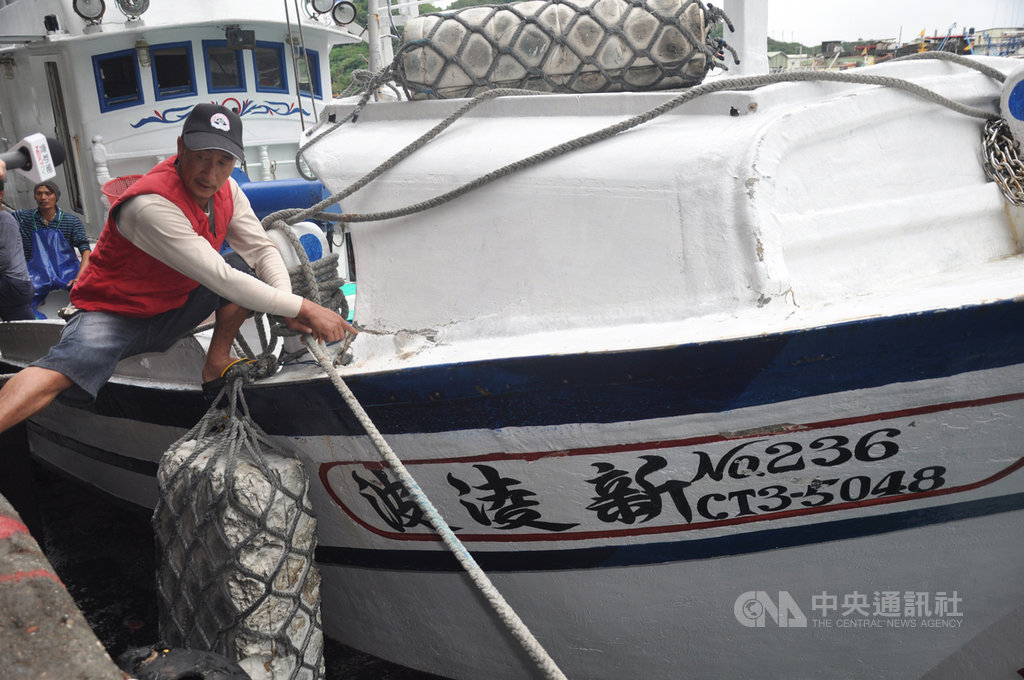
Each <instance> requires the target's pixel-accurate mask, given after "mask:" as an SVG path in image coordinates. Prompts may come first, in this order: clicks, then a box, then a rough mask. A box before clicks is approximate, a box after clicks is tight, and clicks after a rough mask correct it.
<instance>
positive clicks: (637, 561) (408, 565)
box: [316, 493, 1024, 572]
mask: <svg viewBox="0 0 1024 680" xmlns="http://www.w3.org/2000/svg"><path fill="white" fill-rule="evenodd" d="M1019 510H1024V493H1017V494H1009V495H1005V496H998V497H995V498H985V499H981V500H974V501H965V502H961V503H951V504H949V505H942V506H938V507H931V508H921V509H917V510H907V511H904V512H895V513H889V514H885V515H878V516H873V517H853V518H850V519H843V520H838V521H834V522H818V523H813V524H809V525H804V526H799V527H787V528H782V529H766V530H763V531H751V532H740V533H736V534H730V535H728V536H720V537H716V538H703V539H696V540H680V541H666V542H663V543H644V544H641V545H626V546H617V547H616V546H609V547H599V548H575V549H564V550H515V551H499V552H495V551H492V552H488V551H474V552H473V557H474V558H475V559H476V561H477V563H478V564H479V565H480V566H481V568H483V569H484V570H485V571H488V572H501V571H506V572H509V571H552V570H566V569H599V568H606V567H625V566H637V565H644V564H661V563H666V562H684V561H688V560H705V559H712V558H715V557H726V556H730V555H745V554H748V553H756V552H761V551H765V550H779V549H785V548H793V547H798V546H804V545H811V544H815V543H826V542H829V541H839V540H845V539H851V538H860V537H863V536H874V535H879V534H886V533H890V532H893V531H901V530H904V529H915V528H919V527H926V526H930V525H936V524H945V523H947V522H954V521H957V520H963V519H972V518H977V517H984V516H987V515H995V514H999V513H1004V512H1014V511H1019ZM316 559H317V561H318V562H319V563H320V564H322V565H324V566H329V565H343V566H354V567H362V568H369V569H386V570H389V571H393V570H398V571H428V572H431V571H436V572H446V571H461V570H462V567H461V566H460V565H459V564H458V562H457V561H456V560H455V557H454V556H453V555H452V554H451V553H449V552H447V551H445V550H444V549H443V546H440V545H439V546H438V549H437V550H435V551H429V552H428V551H423V550H366V549H360V548H338V547H320V548H317V553H316Z"/></svg>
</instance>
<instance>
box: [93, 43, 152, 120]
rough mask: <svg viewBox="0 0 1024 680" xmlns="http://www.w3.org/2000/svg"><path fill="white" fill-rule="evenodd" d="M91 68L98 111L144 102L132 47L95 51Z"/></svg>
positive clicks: (137, 63) (137, 66)
mask: <svg viewBox="0 0 1024 680" xmlns="http://www.w3.org/2000/svg"><path fill="white" fill-rule="evenodd" d="M92 70H93V74H94V75H95V77H96V93H97V95H98V96H99V100H100V111H114V110H117V109H123V108H126V107H129V106H135V105H137V104H141V103H142V102H143V99H142V86H141V82H140V80H139V62H138V60H137V58H136V54H135V50H122V51H120V52H108V53H107V54H97V55H94V56H93V58H92Z"/></svg>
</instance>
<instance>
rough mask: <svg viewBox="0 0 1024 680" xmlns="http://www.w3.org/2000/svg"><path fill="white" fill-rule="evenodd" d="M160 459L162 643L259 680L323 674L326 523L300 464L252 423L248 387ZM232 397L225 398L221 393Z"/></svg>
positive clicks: (234, 388) (157, 518)
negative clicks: (320, 542)
mask: <svg viewBox="0 0 1024 680" xmlns="http://www.w3.org/2000/svg"><path fill="white" fill-rule="evenodd" d="M225 391H226V392H229V393H230V394H229V395H228V396H229V397H230V399H228V400H227V401H228V402H229V404H228V407H227V409H226V410H224V411H220V410H218V409H211V410H210V412H209V413H207V414H206V416H204V417H203V419H202V420H201V421H200V422H199V424H197V425H196V427H195V428H193V429H192V430H191V431H190V432H189V433H188V434H186V435H185V436H184V437H182V438H181V439H179V440H178V441H177V442H175V443H174V444H173V445H172V446H171V448H170V449H169V450H168V451H167V452H166V453H165V454H164V456H163V458H162V460H161V461H160V467H159V471H158V473H157V481H158V484H159V488H160V496H159V500H158V503H157V507H156V510H155V511H154V515H153V527H154V531H155V534H156V542H157V548H158V554H159V558H160V564H159V566H158V571H157V593H158V597H159V605H160V635H161V639H162V640H163V642H164V643H165V644H166V645H168V646H169V647H176V648H188V649H198V650H205V651H210V652H215V653H218V654H222V655H224V656H225V657H227V658H228V659H231V660H234V661H237V662H238V664H239V665H240V666H241V667H242V668H243V669H245V671H246V672H247V673H248V674H249V675H250V677H251V678H253V680H260V679H267V680H269V679H270V678H273V679H274V680H280V679H282V678H287V679H289V680H290V679H303V680H305V679H307V678H310V679H315V678H322V677H323V676H324V664H323V630H322V627H321V621H320V575H319V573H318V572H317V570H316V567H315V564H314V562H313V552H314V549H315V547H316V519H315V516H314V514H313V507H312V504H311V503H310V500H309V494H308V491H309V478H308V476H307V475H306V472H305V470H304V469H303V467H302V464H301V463H300V462H299V461H297V460H295V459H294V458H289V457H287V456H284V455H282V454H281V453H280V452H278V451H276V450H275V449H274V447H273V445H272V443H271V442H270V440H269V438H268V437H267V435H266V434H265V433H263V431H262V430H260V429H259V427H258V426H257V425H256V424H255V423H254V422H253V421H252V420H251V419H250V418H249V415H248V412H247V409H246V407H245V403H244V399H243V398H242V397H241V381H240V380H236V381H234V383H233V384H229V386H228V387H227V388H226V390H225ZM222 394H223V393H222Z"/></svg>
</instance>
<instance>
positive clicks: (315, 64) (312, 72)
mask: <svg viewBox="0 0 1024 680" xmlns="http://www.w3.org/2000/svg"><path fill="white" fill-rule="evenodd" d="M307 63H308V64H309V70H308V72H307V69H306V64H307ZM298 66H299V77H298V81H299V92H301V93H302V94H309V93H310V89H309V88H310V81H312V85H313V96H314V97H316V98H317V99H323V96H324V93H323V88H322V87H321V86H320V55H319V54H318V53H317V52H316V51H315V50H306V58H305V59H303V58H302V57H301V56H300V57H299V59H298ZM311 76H312V77H311Z"/></svg>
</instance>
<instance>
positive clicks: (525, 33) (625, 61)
mask: <svg viewBox="0 0 1024 680" xmlns="http://www.w3.org/2000/svg"><path fill="white" fill-rule="evenodd" d="M706 14H707V13H706V12H705V9H704V6H703V4H702V3H701V2H698V1H697V0H526V1H525V2H513V3H509V4H507V5H498V6H479V7H467V8H464V9H460V10H457V11H454V12H445V13H439V14H425V15H422V16H419V17H414V18H412V19H410V20H409V21H408V22H407V23H406V26H405V31H404V32H403V35H402V45H401V46H400V49H399V53H400V54H401V60H400V67H401V79H402V83H403V85H405V87H406V88H407V89H408V90H409V93H410V96H411V97H413V98H417V99H423V98H452V97H470V96H473V95H475V94H478V93H479V92H481V91H483V90H487V89H493V88H499V87H500V88H520V89H530V90H541V91H548V92H614V91H640V90H664V89H670V88H678V87H689V86H692V85H696V84H698V83H700V82H701V81H702V80H703V79H704V76H705V75H706V74H707V72H708V70H710V68H711V67H712V65H713V64H712V62H713V57H714V52H713V50H712V48H711V47H709V45H708V44H707V43H708V33H709V26H708V22H707V21H706V18H707V16H706Z"/></svg>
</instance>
